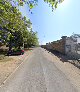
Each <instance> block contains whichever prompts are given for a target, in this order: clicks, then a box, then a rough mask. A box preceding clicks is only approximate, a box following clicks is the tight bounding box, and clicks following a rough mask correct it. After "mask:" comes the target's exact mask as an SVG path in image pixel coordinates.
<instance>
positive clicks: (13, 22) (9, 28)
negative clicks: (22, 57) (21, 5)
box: [0, 0, 33, 48]
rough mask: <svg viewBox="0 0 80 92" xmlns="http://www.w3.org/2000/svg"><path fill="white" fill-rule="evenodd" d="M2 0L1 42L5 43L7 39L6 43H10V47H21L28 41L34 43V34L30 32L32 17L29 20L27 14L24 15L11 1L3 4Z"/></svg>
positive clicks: (0, 5)
mask: <svg viewBox="0 0 80 92" xmlns="http://www.w3.org/2000/svg"><path fill="white" fill-rule="evenodd" d="M1 1H2V2H3V1H5V0H1ZM1 1H0V2H1ZM2 2H1V3H0V7H1V11H2V13H0V28H1V29H0V30H1V31H0V42H2V43H4V40H5V42H6V43H4V44H8V46H9V47H10V48H12V47H20V46H22V44H23V43H27V42H28V43H32V42H33V41H32V36H31V35H30V34H31V33H30V32H29V30H31V25H32V23H31V21H30V19H28V20H27V19H26V17H25V16H24V17H22V15H21V12H19V10H18V9H17V8H16V7H13V6H12V5H11V3H9V2H5V4H3V3H2ZM31 7H32V6H31ZM30 37H31V38H30ZM28 39H29V40H28Z"/></svg>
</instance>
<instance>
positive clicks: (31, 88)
mask: <svg viewBox="0 0 80 92" xmlns="http://www.w3.org/2000/svg"><path fill="white" fill-rule="evenodd" d="M43 53H46V52H45V51H43V50H42V49H41V48H36V49H35V50H34V51H33V53H32V55H31V56H30V57H29V58H28V59H27V60H26V61H25V62H24V63H23V64H22V65H21V66H20V67H19V68H18V70H17V71H16V72H15V73H14V74H13V75H12V76H11V77H10V78H9V79H8V81H7V82H6V83H5V84H4V86H2V87H1V88H0V92H77V90H76V89H75V88H74V87H73V85H72V84H71V83H70V81H69V80H68V79H67V77H66V76H65V75H64V74H63V73H62V72H61V71H60V70H59V69H58V68H57V67H56V66H55V65H54V63H53V62H51V61H49V60H50V59H49V60H48V59H47V58H46V57H45V56H44V54H43ZM48 58H49V57H48Z"/></svg>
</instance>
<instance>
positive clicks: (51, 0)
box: [17, 0, 64, 11]
mask: <svg viewBox="0 0 80 92" xmlns="http://www.w3.org/2000/svg"><path fill="white" fill-rule="evenodd" d="M63 1H64V0H44V2H46V3H48V4H49V5H51V7H52V11H53V10H54V8H57V5H58V4H59V3H62V2H63ZM17 2H18V5H20V6H23V5H24V3H27V5H28V6H29V8H30V9H32V8H34V7H35V6H36V5H38V0H17Z"/></svg>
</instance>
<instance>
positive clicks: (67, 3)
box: [19, 0, 80, 44]
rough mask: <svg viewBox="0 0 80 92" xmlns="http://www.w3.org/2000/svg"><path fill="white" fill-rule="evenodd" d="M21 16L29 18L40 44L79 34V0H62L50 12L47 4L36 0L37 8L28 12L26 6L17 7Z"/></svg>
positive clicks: (41, 0)
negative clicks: (62, 0)
mask: <svg viewBox="0 0 80 92" xmlns="http://www.w3.org/2000/svg"><path fill="white" fill-rule="evenodd" d="M19 10H20V11H21V12H22V15H23V16H26V17H27V18H30V20H31V22H32V27H33V31H37V32H38V38H39V43H40V44H46V43H48V42H52V41H56V40H59V39H61V37H62V36H71V35H72V34H73V33H75V34H80V0H64V2H63V3H61V4H59V5H58V8H57V9H55V10H54V11H53V12H52V9H51V7H49V4H47V3H45V2H44V0H38V6H36V7H35V8H34V9H32V10H31V11H32V14H31V13H30V12H29V8H28V6H27V5H24V6H22V7H19Z"/></svg>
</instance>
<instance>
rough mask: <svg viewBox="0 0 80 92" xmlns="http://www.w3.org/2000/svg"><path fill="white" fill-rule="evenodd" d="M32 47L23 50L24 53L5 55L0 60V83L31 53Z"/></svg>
mask: <svg viewBox="0 0 80 92" xmlns="http://www.w3.org/2000/svg"><path fill="white" fill-rule="evenodd" d="M32 51H33V49H30V50H25V53H24V55H19V56H9V57H8V56H6V57H5V58H4V59H2V60H0V85H2V84H3V82H4V81H5V80H6V79H7V78H8V76H9V75H10V74H11V73H12V72H13V71H14V70H15V69H16V68H17V67H18V66H19V65H20V64H21V63H22V62H23V61H25V60H26V59H27V58H28V56H29V55H30V54H31V53H32Z"/></svg>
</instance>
